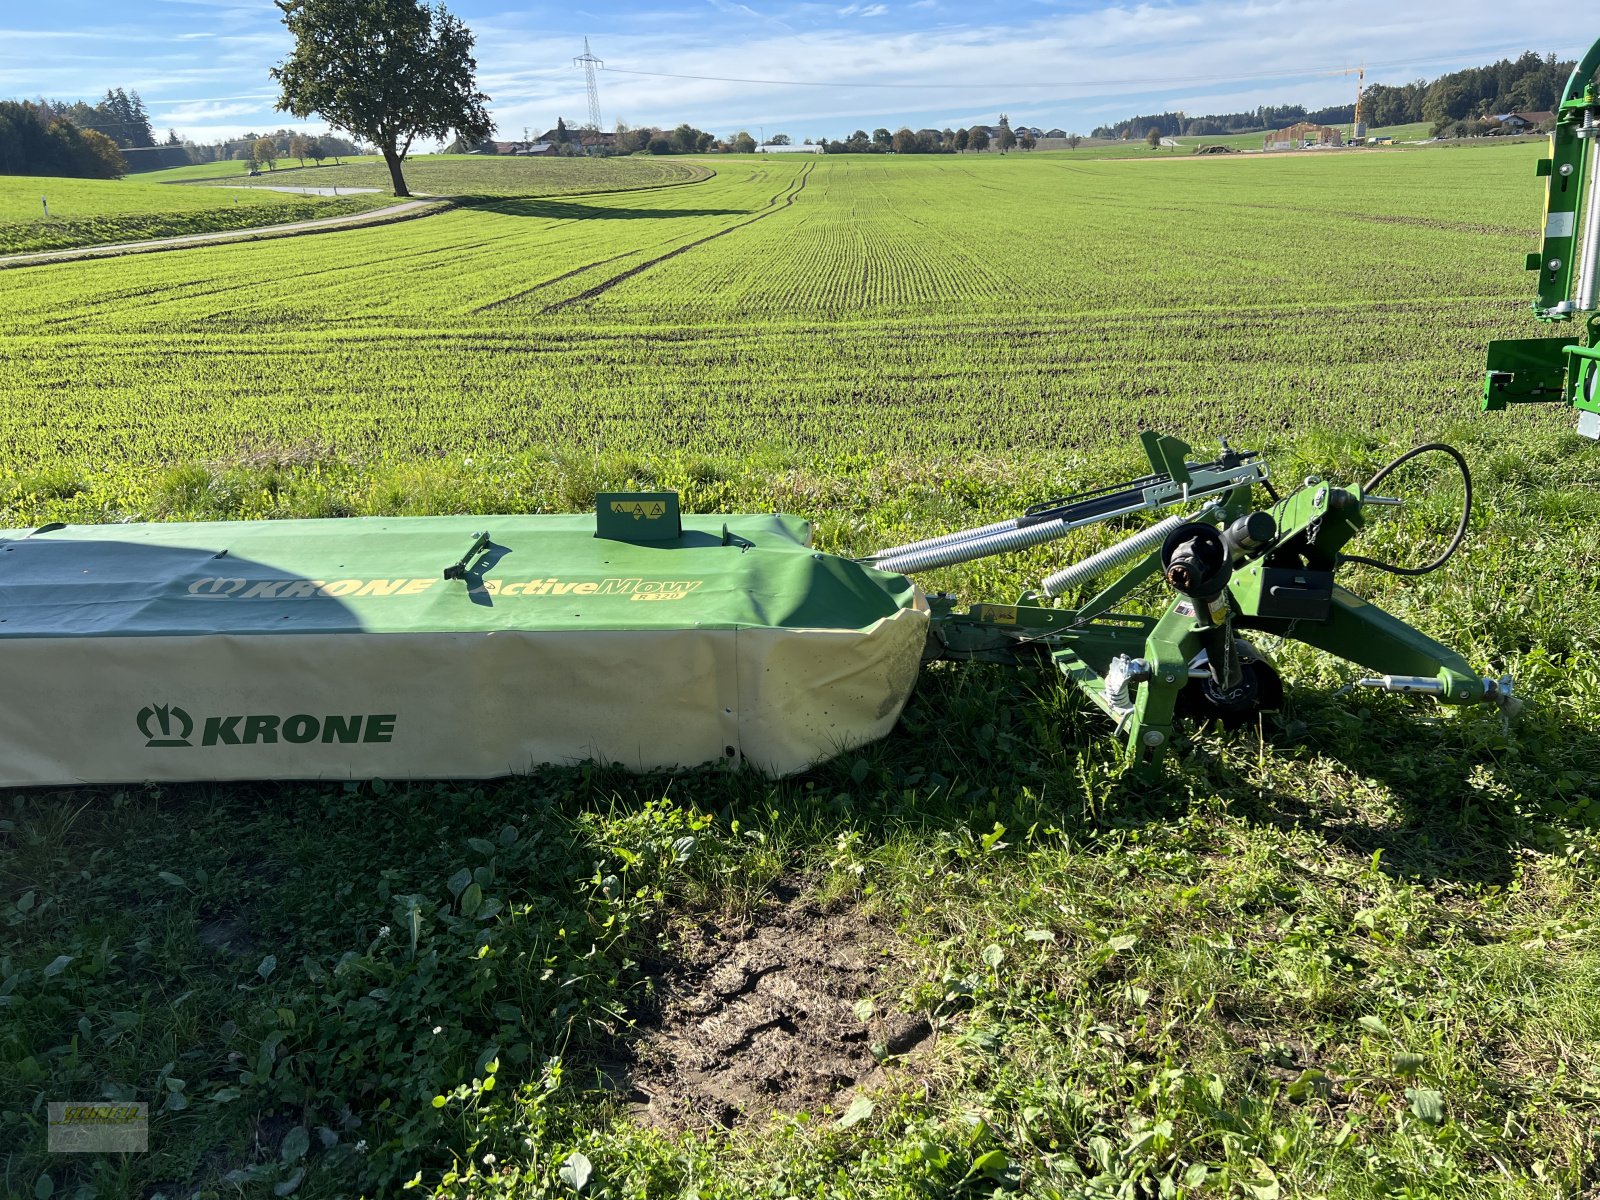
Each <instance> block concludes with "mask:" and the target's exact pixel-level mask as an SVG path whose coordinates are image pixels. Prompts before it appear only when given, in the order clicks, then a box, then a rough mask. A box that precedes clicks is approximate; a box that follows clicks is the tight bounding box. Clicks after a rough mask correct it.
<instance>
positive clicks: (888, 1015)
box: [607, 886, 933, 1129]
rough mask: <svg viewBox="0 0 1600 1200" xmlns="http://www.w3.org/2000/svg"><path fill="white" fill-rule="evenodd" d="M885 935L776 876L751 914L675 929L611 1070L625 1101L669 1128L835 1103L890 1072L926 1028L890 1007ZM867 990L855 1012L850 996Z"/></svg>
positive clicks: (854, 913) (732, 1122)
mask: <svg viewBox="0 0 1600 1200" xmlns="http://www.w3.org/2000/svg"><path fill="white" fill-rule="evenodd" d="M893 945H894V937H893V933H892V931H891V930H890V929H889V928H888V927H887V926H885V925H883V924H881V923H879V922H877V921H875V920H873V919H872V918H870V917H868V916H866V915H865V914H864V913H863V912H862V911H861V909H859V908H858V907H855V906H839V907H829V908H823V907H822V906H820V905H819V904H817V903H816V902H815V901H814V900H813V899H812V898H809V897H807V896H805V895H803V894H802V893H801V892H800V890H799V889H798V888H797V887H794V886H783V887H780V888H778V889H777V890H776V894H775V895H774V896H772V897H769V898H768V900H767V901H766V902H765V904H764V905H763V907H762V908H761V909H760V910H759V911H758V912H757V913H755V914H754V915H753V916H752V917H751V918H750V919H749V920H748V921H746V922H741V923H723V922H718V921H709V920H708V921H705V922H703V923H701V924H699V925H697V926H694V927H691V928H687V929H685V930H683V931H682V932H681V933H680V935H679V936H678V938H677V939H676V946H675V948H674V953H673V955H672V956H671V957H670V958H668V959H666V960H663V961H660V962H658V963H655V964H652V965H653V969H654V972H655V977H656V984H657V994H656V1002H655V1005H654V1007H653V1010H652V1011H650V1012H648V1013H646V1014H644V1015H643V1016H642V1017H641V1018H640V1021H639V1028H640V1037H639V1038H638V1040H637V1041H636V1042H635V1043H633V1045H632V1046H631V1047H629V1048H628V1051H627V1057H626V1059H625V1060H624V1061H622V1062H619V1063H616V1064H613V1065H612V1067H611V1068H610V1069H609V1070H608V1072H607V1073H608V1074H610V1075H611V1076H612V1077H613V1078H614V1079H617V1080H618V1081H619V1083H620V1084H621V1087H622V1089H623V1090H624V1091H625V1092H626V1093H628V1095H629V1098H630V1103H631V1105H632V1107H633V1112H634V1115H635V1116H636V1117H637V1118H638V1119H640V1120H642V1121H646V1122H648V1123H651V1124H654V1125H659V1126H662V1127H664V1128H668V1129H682V1128H700V1129H706V1128H717V1127H721V1128H732V1127H734V1126H737V1125H741V1124H745V1123H747V1122H751V1121H757V1122H759V1121H761V1120H764V1119H766V1118H767V1117H770V1116H772V1115H774V1114H780V1113H781V1114H792V1113H798V1112H812V1113H821V1112H823V1111H826V1110H831V1109H835V1108H839V1107H842V1104H843V1103H848V1096H844V1097H843V1100H842V1101H841V1096H842V1095H843V1094H844V1093H847V1092H849V1091H850V1090H851V1089H853V1088H856V1087H858V1086H861V1085H867V1086H877V1085H881V1084H887V1083H888V1082H889V1079H888V1076H887V1075H886V1074H885V1072H884V1066H883V1064H884V1063H886V1062H893V1061H902V1062H903V1061H904V1059H901V1058H900V1057H899V1056H903V1055H911V1054H914V1052H915V1051H917V1050H918V1049H919V1048H921V1047H922V1046H924V1045H925V1044H927V1043H929V1042H930V1041H931V1039H932V1036H933V1030H932V1026H931V1025H930V1024H929V1022H928V1019H927V1018H926V1017H925V1016H922V1015H920V1014H911V1013H905V1012H900V1011H897V1010H896V1009H895V1008H894V1007H893V1005H892V1003H890V1002H889V1000H888V998H887V996H886V993H887V992H888V991H889V989H890V988H891V987H892V986H893V985H894V984H897V983H898V982H899V980H897V979H896V978H895V967H896V964H897V961H898V960H897V959H896V958H895V957H894V955H893V954H892V947H893ZM866 999H870V1000H872V1001H873V1011H872V1013H871V1015H869V1016H867V1017H866V1018H865V1019H863V1018H862V1016H861V1015H858V1011H857V1004H858V1002H860V1001H862V1000H866Z"/></svg>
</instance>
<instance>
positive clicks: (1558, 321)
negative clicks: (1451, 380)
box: [1483, 41, 1600, 438]
mask: <svg viewBox="0 0 1600 1200" xmlns="http://www.w3.org/2000/svg"><path fill="white" fill-rule="evenodd" d="M1597 69H1600V41H1597V42H1595V44H1594V45H1593V46H1591V47H1589V52H1588V53H1587V54H1585V55H1584V56H1583V61H1581V62H1580V63H1579V64H1578V65H1577V67H1576V68H1575V69H1574V70H1573V72H1572V76H1571V78H1570V79H1568V80H1567V86H1566V90H1565V91H1564V92H1563V93H1562V97H1561V103H1560V105H1559V106H1558V108H1557V111H1556V126H1555V129H1554V131H1553V132H1552V133H1551V135H1550V157H1549V158H1542V159H1540V160H1539V163H1538V174H1539V176H1540V177H1541V178H1544V179H1546V180H1548V183H1547V185H1546V186H1547V191H1546V199H1545V218H1544V241H1543V244H1542V245H1541V247H1540V252H1539V253H1537V254H1530V255H1528V258H1527V268H1528V270H1530V271H1537V272H1538V273H1539V294H1538V297H1537V298H1536V299H1535V300H1534V302H1533V315H1534V316H1535V318H1537V319H1538V320H1539V321H1541V322H1545V323H1549V324H1555V325H1568V326H1569V327H1573V326H1575V328H1571V332H1568V333H1566V334H1564V335H1562V336H1557V337H1534V338H1514V339H1510V340H1505V341H1496V342H1491V343H1490V344H1489V356H1488V367H1487V371H1486V373H1485V376H1484V387H1483V406H1484V408H1485V409H1501V408H1504V407H1505V406H1506V405H1508V404H1528V403H1556V404H1570V405H1571V406H1572V407H1573V408H1575V409H1577V410H1578V432H1579V433H1582V434H1584V435H1585V436H1586V437H1591V438H1600V97H1597V95H1596V90H1595V72H1596V70H1597Z"/></svg>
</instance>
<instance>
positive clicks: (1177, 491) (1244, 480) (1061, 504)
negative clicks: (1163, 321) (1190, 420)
mask: <svg viewBox="0 0 1600 1200" xmlns="http://www.w3.org/2000/svg"><path fill="white" fill-rule="evenodd" d="M1144 441H1145V449H1146V452H1147V453H1148V454H1149V455H1150V457H1151V461H1152V464H1153V465H1157V466H1166V467H1168V469H1167V470H1165V471H1161V472H1159V473H1157V474H1152V475H1146V476H1143V477H1141V478H1139V479H1134V480H1130V481H1128V482H1127V483H1121V484H1117V485H1116V486H1114V487H1109V488H1103V489H1101V490H1099V491H1095V492H1085V493H1082V494H1080V495H1076V496H1064V497H1061V498H1059V499H1055V500H1048V501H1045V502H1044V503H1042V504H1035V505H1033V506H1032V507H1031V508H1029V509H1028V510H1027V511H1026V512H1024V513H1023V514H1022V516H1020V517H1016V518H1014V519H1012V520H1009V521H997V522H996V523H994V524H992V525H984V526H982V527H980V528H977V529H965V530H961V531H959V532H956V533H947V534H943V535H941V536H939V537H935V538H928V539H926V540H924V541H920V542H910V543H907V544H906V545H904V546H895V547H892V548H890V549H888V550H879V551H878V552H877V553H876V554H874V555H872V556H870V557H869V558H868V559H867V560H865V561H867V562H869V563H870V564H871V565H872V566H874V567H877V568H878V569H879V570H880V571H894V572H897V573H899V574H902V575H909V574H912V573H914V572H916V571H928V570H932V569H933V568H934V567H948V566H954V565H955V564H956V563H964V562H971V561H972V560H973V559H977V558H987V557H989V556H990V555H993V554H1004V553H1007V552H1008V551H1012V550H1022V549H1025V548H1027V547H1029V546H1037V545H1039V544H1040V543H1042V542H1048V541H1051V540H1053V539H1055V538H1058V537H1061V536H1063V535H1064V534H1066V533H1069V532H1071V531H1072V530H1074V529H1081V528H1083V527H1084V526H1086V525H1094V524H1097V523H1099V522H1101V521H1109V520H1111V519H1112V518H1114V517H1124V516H1128V515H1130V514H1132V513H1137V512H1148V511H1150V510H1151V509H1157V508H1165V507H1167V506H1169V505H1172V504H1181V503H1185V502H1188V501H1192V500H1195V499H1199V498H1201V497H1206V496H1220V495H1222V494H1224V493H1227V492H1231V491H1233V490H1234V489H1235V488H1240V487H1248V486H1250V485H1252V484H1256V483H1260V482H1261V481H1263V480H1265V479H1266V478H1267V467H1266V464H1265V463H1263V462H1260V461H1257V460H1256V455H1255V454H1254V453H1253V452H1248V451H1247V452H1236V451H1232V450H1229V451H1227V452H1226V453H1225V454H1224V455H1223V456H1222V457H1221V458H1219V459H1216V460H1215V461H1213V462H1209V463H1185V462H1184V461H1183V459H1182V454H1183V453H1186V452H1187V451H1188V449H1189V447H1187V446H1185V445H1184V444H1183V443H1182V442H1179V441H1177V440H1176V439H1173V438H1162V437H1157V436H1156V435H1154V434H1147V435H1146V436H1145V438H1144Z"/></svg>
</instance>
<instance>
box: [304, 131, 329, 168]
mask: <svg viewBox="0 0 1600 1200" xmlns="http://www.w3.org/2000/svg"><path fill="white" fill-rule="evenodd" d="M306 157H307V158H309V159H310V160H311V161H312V162H314V163H316V164H317V166H319V167H320V166H321V165H322V160H323V159H325V158H327V157H328V152H327V151H326V150H324V149H323V148H322V143H321V142H320V141H319V140H318V139H316V138H307V139H306Z"/></svg>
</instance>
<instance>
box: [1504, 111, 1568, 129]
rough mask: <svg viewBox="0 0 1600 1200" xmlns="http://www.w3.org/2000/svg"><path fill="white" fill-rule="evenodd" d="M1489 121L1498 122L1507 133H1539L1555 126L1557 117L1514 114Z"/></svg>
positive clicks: (1545, 114) (1533, 113) (1538, 113)
mask: <svg viewBox="0 0 1600 1200" xmlns="http://www.w3.org/2000/svg"><path fill="white" fill-rule="evenodd" d="M1489 119H1490V120H1491V121H1498V122H1499V123H1500V125H1501V127H1502V128H1503V129H1504V130H1505V131H1506V132H1507V133H1537V132H1538V131H1539V130H1541V129H1543V128H1545V127H1546V126H1549V125H1553V124H1554V123H1555V119H1556V115H1555V113H1551V112H1513V113H1501V114H1500V115H1499V116H1494V117H1490V118H1489Z"/></svg>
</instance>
